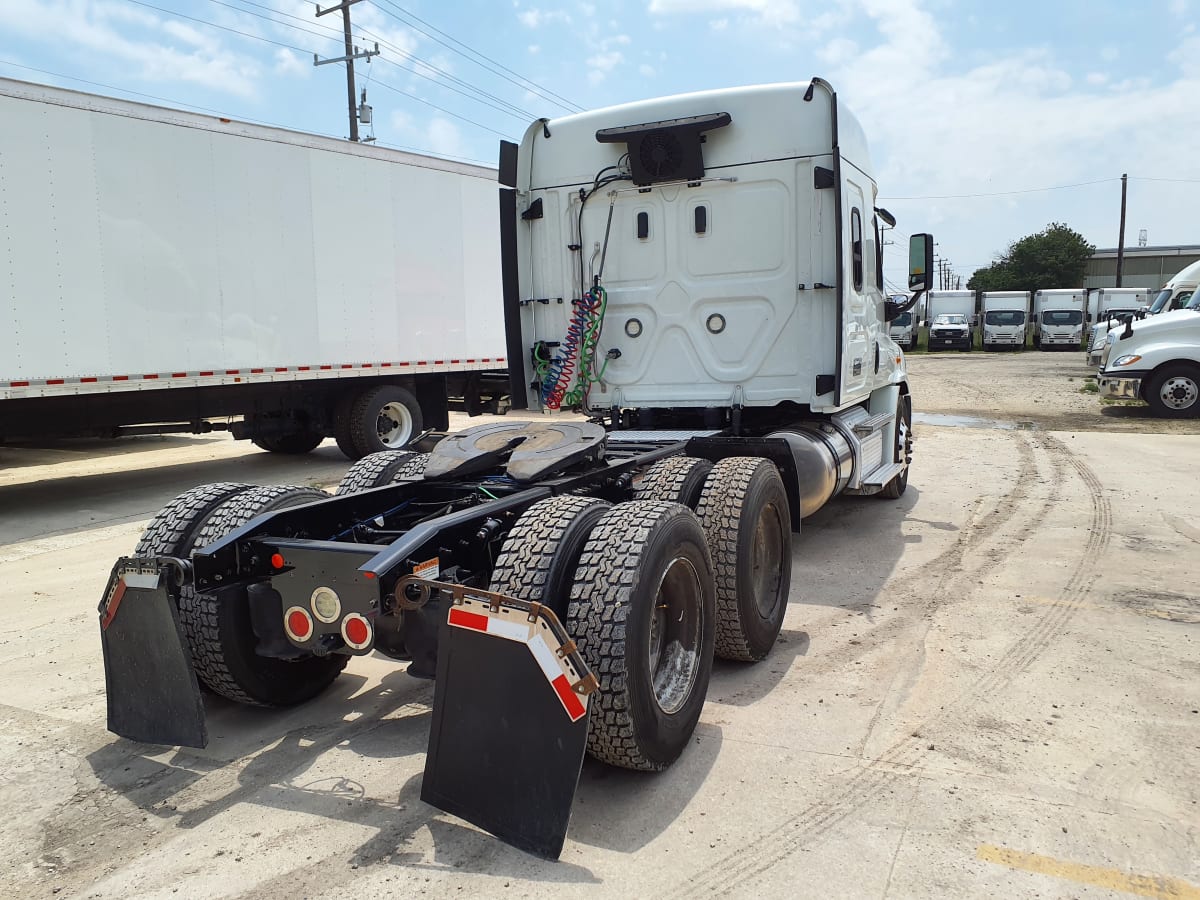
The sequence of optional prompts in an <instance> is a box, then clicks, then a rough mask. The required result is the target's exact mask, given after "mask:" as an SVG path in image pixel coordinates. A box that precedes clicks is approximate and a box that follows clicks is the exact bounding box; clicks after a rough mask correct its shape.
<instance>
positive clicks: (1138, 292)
mask: <svg viewBox="0 0 1200 900" xmlns="http://www.w3.org/2000/svg"><path fill="white" fill-rule="evenodd" d="M1149 306H1150V303H1149V299H1148V295H1147V292H1146V290H1145V288H1108V287H1105V288H1093V289H1092V290H1090V291H1088V300H1087V309H1088V314H1087V321H1088V322H1090V323H1091V329H1090V331H1089V332H1088V344H1087V353H1088V359H1089V361H1091V363H1092V364H1093V365H1096V364H1098V363H1099V361H1100V353H1101V351H1102V350H1103V349H1104V339H1105V337H1106V335H1107V334H1108V331H1109V329H1110V328H1113V327H1115V323H1117V322H1120V321H1122V320H1124V319H1128V318H1130V317H1132V316H1135V315H1137V314H1138V313H1140V312H1142V311H1143V310H1146V309H1148V308H1149Z"/></svg>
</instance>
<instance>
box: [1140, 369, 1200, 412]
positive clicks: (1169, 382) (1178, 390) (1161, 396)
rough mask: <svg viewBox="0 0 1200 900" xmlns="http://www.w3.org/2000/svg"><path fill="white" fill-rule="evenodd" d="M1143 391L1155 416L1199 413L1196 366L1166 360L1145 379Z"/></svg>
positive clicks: (1199, 371)
mask: <svg viewBox="0 0 1200 900" xmlns="http://www.w3.org/2000/svg"><path fill="white" fill-rule="evenodd" d="M1143 393H1144V395H1145V398H1146V403H1148V404H1149V405H1150V410H1151V411H1152V412H1153V413H1154V414H1155V415H1156V416H1160V417H1162V418H1164V419H1194V418H1195V417H1196V416H1200V367H1197V366H1194V365H1191V364H1190V363H1182V362H1180V363H1168V364H1167V365H1165V366H1163V367H1162V368H1161V369H1159V370H1158V371H1157V372H1155V373H1154V374H1153V375H1152V376H1151V377H1150V378H1148V379H1147V380H1146V386H1145V388H1143Z"/></svg>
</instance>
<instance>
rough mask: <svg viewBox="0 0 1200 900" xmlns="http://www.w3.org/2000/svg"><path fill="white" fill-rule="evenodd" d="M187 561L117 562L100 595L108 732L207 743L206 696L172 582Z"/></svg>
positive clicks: (136, 737) (189, 743)
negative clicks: (183, 627)
mask: <svg viewBox="0 0 1200 900" xmlns="http://www.w3.org/2000/svg"><path fill="white" fill-rule="evenodd" d="M184 566H186V563H183V562H182V561H179V560H167V559H130V558H128V557H126V558H122V559H120V560H118V561H117V564H116V565H115V566H113V570H112V574H111V575H110V576H109V578H108V586H107V587H106V588H105V591H104V596H103V598H102V599H101V600H100V608H99V612H100V643H101V645H102V647H103V649H104V686H105V690H106V693H107V695H108V730H109V731H111V732H113V733H114V734H118V735H120V736H121V737H124V738H128V739H129V740H131V741H142V742H144V743H147V744H167V745H169V746H184V747H203V746H204V745H205V744H207V743H208V730H207V728H206V727H205V724H204V701H203V700H202V699H201V698H200V685H199V684H198V683H197V682H196V674H195V672H194V671H193V670H192V660H191V655H190V654H189V653H188V648H187V642H186V640H185V639H184V636H183V633H182V632H181V631H180V628H179V614H178V612H177V611H176V609H175V600H174V598H173V595H172V590H171V587H172V586H173V585H175V584H178V583H179V580H180V578H182V577H183V575H184V571H183V567H184Z"/></svg>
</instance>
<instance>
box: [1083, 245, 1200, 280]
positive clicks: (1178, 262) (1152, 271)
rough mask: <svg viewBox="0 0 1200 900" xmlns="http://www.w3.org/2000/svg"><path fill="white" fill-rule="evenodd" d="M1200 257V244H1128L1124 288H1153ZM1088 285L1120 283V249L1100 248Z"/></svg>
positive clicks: (1089, 266)
mask: <svg viewBox="0 0 1200 900" xmlns="http://www.w3.org/2000/svg"><path fill="white" fill-rule="evenodd" d="M1197 260H1200V244H1186V245H1183V246H1179V247H1126V248H1125V274H1124V278H1122V280H1121V284H1122V287H1139V288H1146V289H1147V290H1150V291H1153V290H1156V289H1157V288H1159V287H1161V286H1162V285H1163V283H1164V282H1166V281H1168V280H1169V279H1170V278H1171V276H1172V275H1174V274H1175V273H1176V272H1178V271H1179V270H1180V269H1182V268H1185V267H1186V266H1190V265H1191V264H1192V263H1194V262H1196V261H1197ZM1085 271H1086V274H1085V276H1084V282H1085V285H1084V286H1085V287H1088V288H1098V287H1115V286H1116V284H1117V248H1116V247H1113V248H1111V249H1105V250H1097V251H1096V252H1095V253H1093V254H1092V258H1091V259H1089V260H1088V263H1087V269H1086V270H1085Z"/></svg>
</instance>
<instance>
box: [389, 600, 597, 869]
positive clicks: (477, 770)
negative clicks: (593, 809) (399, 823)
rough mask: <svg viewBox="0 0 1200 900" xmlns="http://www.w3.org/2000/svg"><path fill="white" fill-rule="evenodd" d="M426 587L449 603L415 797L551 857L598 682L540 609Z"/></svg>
mask: <svg viewBox="0 0 1200 900" xmlns="http://www.w3.org/2000/svg"><path fill="white" fill-rule="evenodd" d="M421 584H423V586H424V589H425V590H437V591H440V592H443V593H447V594H450V595H451V596H452V597H453V602H452V603H450V604H447V606H448V613H447V616H446V618H445V619H444V620H443V623H442V626H441V635H440V637H439V639H438V669H437V687H436V689H435V693H434V707H433V725H432V728H431V730H430V734H429V751H428V754H427V756H426V760H425V778H424V781H423V783H422V786H421V799H422V800H424V801H425V802H426V803H429V804H431V805H433V806H436V807H438V808H439V809H442V810H445V811H446V812H448V813H452V814H454V815H456V816H459V817H460V818H463V819H466V820H467V821H468V822H471V823H473V824H475V825H478V826H479V827H480V828H483V829H486V830H487V831H490V832H491V833H492V834H494V835H495V836H496V837H498V838H500V839H501V840H502V841H505V842H506V843H509V844H512V845H513V846H514V847H517V848H519V849H521V850H524V851H526V852H528V853H532V854H535V855H536V856H541V857H544V858H546V859H557V858H558V855H559V854H560V853H561V852H562V847H563V842H564V840H565V839H566V834H567V824H568V822H569V821H570V818H571V805H572V803H573V801H574V798H575V789H576V787H577V786H578V784H579V771H580V768H581V767H582V765H583V754H584V750H585V749H586V747H587V731H588V695H589V694H590V693H591V692H592V691H594V690H595V688H596V679H595V676H593V675H592V673H591V672H590V671H589V670H588V668H587V665H586V663H584V661H583V659H582V658H581V657H580V656H579V653H578V651H577V650H576V649H575V644H574V642H573V641H571V640H570V638H569V637H568V636H567V633H566V631H565V630H564V629H563V627H562V625H561V624H560V623H559V621H558V619H557V618H556V617H555V616H554V614H553V613H552V612H551V611H550V610H549V609H547V608H545V607H543V606H541V605H540V604H537V603H529V602H526V601H522V600H516V599H513V598H511V597H505V596H502V595H500V594H493V593H490V592H486V591H472V590H469V589H465V588H463V587H461V586H460V585H449V584H440V583H435V582H423V583H421ZM399 594H400V589H399V588H398V589H397V595H399Z"/></svg>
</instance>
